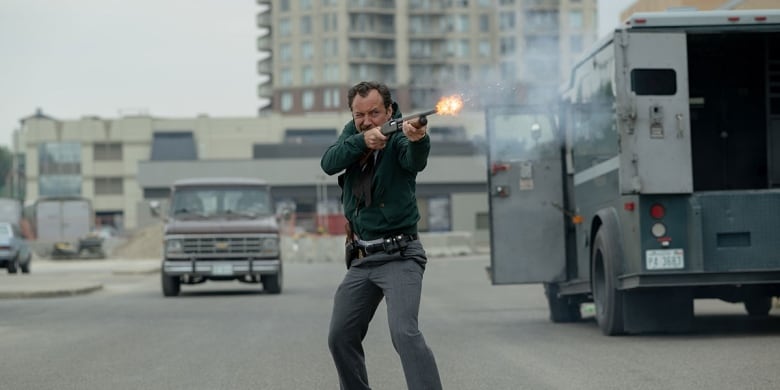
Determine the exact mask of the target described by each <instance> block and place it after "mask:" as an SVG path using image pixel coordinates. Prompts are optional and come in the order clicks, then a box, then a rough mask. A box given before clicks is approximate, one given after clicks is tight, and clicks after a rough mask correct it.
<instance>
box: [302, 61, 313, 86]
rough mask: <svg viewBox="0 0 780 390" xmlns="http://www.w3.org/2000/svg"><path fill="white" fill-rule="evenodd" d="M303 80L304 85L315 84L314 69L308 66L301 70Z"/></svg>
mask: <svg viewBox="0 0 780 390" xmlns="http://www.w3.org/2000/svg"><path fill="white" fill-rule="evenodd" d="M301 80H302V84H303V85H311V84H314V69H313V68H312V67H311V66H309V65H306V66H304V67H303V69H301Z"/></svg>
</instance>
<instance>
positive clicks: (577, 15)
mask: <svg viewBox="0 0 780 390" xmlns="http://www.w3.org/2000/svg"><path fill="white" fill-rule="evenodd" d="M569 27H571V28H572V29H573V30H579V29H582V11H569Z"/></svg>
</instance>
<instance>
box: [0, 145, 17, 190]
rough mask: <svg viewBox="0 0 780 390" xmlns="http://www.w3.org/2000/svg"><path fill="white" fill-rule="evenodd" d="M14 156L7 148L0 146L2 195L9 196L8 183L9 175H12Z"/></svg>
mask: <svg viewBox="0 0 780 390" xmlns="http://www.w3.org/2000/svg"><path fill="white" fill-rule="evenodd" d="M13 158H14V154H13V152H12V151H11V149H9V148H8V147H6V146H2V145H0V194H5V195H6V196H7V194H8V188H6V183H7V182H8V174H9V173H11V168H13Z"/></svg>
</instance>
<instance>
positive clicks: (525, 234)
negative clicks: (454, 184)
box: [485, 106, 566, 284]
mask: <svg viewBox="0 0 780 390" xmlns="http://www.w3.org/2000/svg"><path fill="white" fill-rule="evenodd" d="M485 114H486V115H485V117H486V125H487V129H486V130H487V131H486V134H487V140H488V153H487V159H488V186H489V192H490V196H489V209H490V249H491V251H490V253H491V267H490V276H491V280H492V282H493V284H510V283H535V282H549V281H560V280H562V279H563V278H564V277H565V274H566V273H565V245H564V242H565V240H564V214H563V213H562V211H561V210H562V207H563V177H564V172H563V164H562V158H561V156H562V153H561V147H562V146H561V145H562V144H563V143H562V140H561V139H560V137H559V136H558V131H557V129H556V126H555V122H554V119H553V118H554V117H553V116H552V113H551V112H550V110H549V108H546V107H533V106H510V107H495V108H489V109H488V110H487V111H486V113H485Z"/></svg>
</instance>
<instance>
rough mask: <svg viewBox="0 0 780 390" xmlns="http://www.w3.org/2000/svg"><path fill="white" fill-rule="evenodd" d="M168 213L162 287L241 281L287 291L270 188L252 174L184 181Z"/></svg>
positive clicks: (171, 290)
mask: <svg viewBox="0 0 780 390" xmlns="http://www.w3.org/2000/svg"><path fill="white" fill-rule="evenodd" d="M169 206H170V207H169V210H168V213H167V216H166V217H165V228H164V241H165V243H164V246H163V263H162V290H163V295H165V296H166V297H169V296H176V295H178V294H179V292H180V289H181V285H182V284H198V283H204V282H206V281H209V280H211V281H223V280H239V281H241V282H246V283H262V285H263V290H264V291H265V292H267V293H270V294H279V293H280V292H281V291H282V260H281V254H280V249H279V226H278V224H277V220H276V217H275V214H274V206H273V203H272V200H271V193H270V186H269V185H268V184H267V183H266V182H265V181H263V180H258V179H250V178H198V179H186V180H179V181H176V182H174V183H173V186H172V188H171V195H170V202H169Z"/></svg>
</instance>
